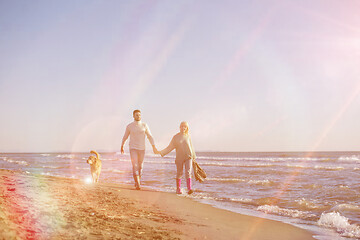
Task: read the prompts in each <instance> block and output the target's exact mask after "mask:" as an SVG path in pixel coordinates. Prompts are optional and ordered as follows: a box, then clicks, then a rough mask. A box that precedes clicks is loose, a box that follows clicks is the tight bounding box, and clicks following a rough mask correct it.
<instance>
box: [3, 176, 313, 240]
mask: <svg viewBox="0 0 360 240" xmlns="http://www.w3.org/2000/svg"><path fill="white" fill-rule="evenodd" d="M0 238H1V239H254V240H260V239H277V240H285V239H291V240H297V239H298V240H306V239H313V238H312V234H311V233H310V232H308V231H306V230H303V229H300V228H297V227H294V226H292V225H289V224H285V223H281V222H278V221H273V220H267V219H263V218H258V217H252V216H246V215H242V214H238V213H233V212H230V211H226V210H221V209H217V208H214V207H212V206H209V205H206V204H202V203H198V202H196V201H194V200H192V199H191V198H186V197H182V196H177V195H176V194H175V193H164V192H157V191H153V190H149V189H146V188H145V187H143V188H142V190H140V191H137V190H135V189H133V186H129V185H119V184H109V183H99V184H86V183H84V182H82V181H80V180H76V179H65V178H57V177H49V176H42V175H31V174H25V173H19V172H12V171H8V170H0Z"/></svg>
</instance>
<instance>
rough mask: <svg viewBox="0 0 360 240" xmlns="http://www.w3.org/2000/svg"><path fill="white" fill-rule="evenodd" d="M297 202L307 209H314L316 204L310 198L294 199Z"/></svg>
mask: <svg viewBox="0 0 360 240" xmlns="http://www.w3.org/2000/svg"><path fill="white" fill-rule="evenodd" d="M295 202H296V203H297V204H299V205H300V206H301V207H304V208H307V209H316V208H318V206H317V205H316V204H315V203H313V202H311V201H310V200H306V199H305V198H302V199H299V200H295Z"/></svg>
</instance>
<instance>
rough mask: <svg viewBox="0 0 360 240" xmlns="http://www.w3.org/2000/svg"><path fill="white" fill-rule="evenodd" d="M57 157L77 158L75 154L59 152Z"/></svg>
mask: <svg viewBox="0 0 360 240" xmlns="http://www.w3.org/2000/svg"><path fill="white" fill-rule="evenodd" d="M56 157H57V158H68V159H72V158H75V155H73V154H59V155H57V156H56Z"/></svg>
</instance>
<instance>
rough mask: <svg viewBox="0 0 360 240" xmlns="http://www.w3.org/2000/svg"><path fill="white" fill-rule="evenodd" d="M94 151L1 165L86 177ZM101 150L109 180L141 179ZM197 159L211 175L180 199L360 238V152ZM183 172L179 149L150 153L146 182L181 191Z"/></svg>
mask: <svg viewBox="0 0 360 240" xmlns="http://www.w3.org/2000/svg"><path fill="white" fill-rule="evenodd" d="M89 155H90V154H89V153H0V168H1V169H10V170H15V171H23V172H27V173H35V174H42V175H49V176H59V177H66V178H77V179H81V180H84V182H85V181H86V179H88V178H90V170H89V165H88V164H87V163H86V159H87V158H88V156H89ZM100 155H101V159H102V161H103V168H102V173H101V176H100V181H101V182H111V183H122V184H124V183H125V184H133V179H132V170H131V162H130V156H129V155H128V154H126V153H125V154H124V155H121V154H119V153H101V152H100ZM197 162H198V163H199V165H200V166H201V167H202V168H203V169H204V170H205V171H206V173H207V175H208V177H207V179H206V180H205V182H204V183H199V182H195V181H194V179H193V183H194V184H193V188H194V189H195V193H194V194H192V195H190V196H189V195H187V194H185V193H184V194H182V195H180V196H179V197H190V198H193V199H195V200H197V201H200V202H204V203H207V204H211V205H213V206H215V207H218V208H223V209H227V210H230V211H234V212H238V213H243V214H249V215H254V216H260V217H265V218H270V219H275V220H279V221H283V222H287V223H291V224H293V225H296V226H298V227H302V228H305V229H308V230H311V231H313V232H314V233H315V234H314V235H315V237H316V238H318V239H360V152H316V153H305V152H297V153H295V152H291V153H274V152H272V153H222V152H197ZM175 171H176V168H175V164H174V153H171V154H169V155H167V156H166V157H164V158H162V157H160V156H158V155H154V154H152V153H148V154H147V155H146V158H145V162H144V170H143V176H142V185H143V186H144V187H147V188H151V189H154V190H159V191H164V192H175ZM184 182H185V181H183V183H184ZM183 185H184V184H183ZM182 187H183V192H186V189H185V187H186V186H182Z"/></svg>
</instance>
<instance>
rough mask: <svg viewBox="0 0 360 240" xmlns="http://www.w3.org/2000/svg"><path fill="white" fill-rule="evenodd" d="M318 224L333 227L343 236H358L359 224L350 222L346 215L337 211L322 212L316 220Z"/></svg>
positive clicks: (359, 234) (359, 236) (359, 232)
mask: <svg viewBox="0 0 360 240" xmlns="http://www.w3.org/2000/svg"><path fill="white" fill-rule="evenodd" d="M317 224H318V225H320V226H324V227H328V228H335V229H336V231H337V232H338V233H340V234H341V236H343V237H351V238H360V226H358V225H355V224H350V223H349V219H348V218H347V217H344V216H341V215H340V213H338V212H331V213H322V214H321V217H320V219H319V220H318V221H317Z"/></svg>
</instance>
